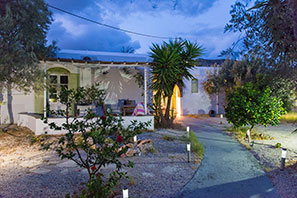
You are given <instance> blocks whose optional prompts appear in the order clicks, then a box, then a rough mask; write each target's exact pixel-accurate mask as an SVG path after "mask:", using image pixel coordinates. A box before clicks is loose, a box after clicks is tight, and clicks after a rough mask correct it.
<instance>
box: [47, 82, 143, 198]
mask: <svg viewBox="0 0 297 198" xmlns="http://www.w3.org/2000/svg"><path fill="white" fill-rule="evenodd" d="M104 95H105V94H104V91H103V90H101V89H100V88H99V86H92V87H90V88H83V87H81V88H78V89H77V90H74V89H70V90H66V89H65V88H64V87H62V90H61V92H60V94H59V96H58V101H59V102H60V103H61V104H63V105H64V106H65V110H59V111H56V112H53V113H55V114H56V115H57V116H60V117H63V118H65V122H64V123H63V124H62V125H61V126H60V125H57V124H56V123H55V122H53V123H49V125H50V127H51V128H54V129H59V130H60V129H62V130H65V131H66V132H67V133H66V134H65V135H63V136H61V138H60V140H59V142H58V145H57V146H56V148H55V149H56V151H57V153H58V155H59V156H60V157H61V159H64V158H66V159H69V160H72V161H74V162H75V163H76V164H77V165H79V166H80V167H81V168H84V169H86V170H87V172H88V175H89V179H88V183H87V185H86V187H87V188H86V189H85V190H84V191H83V192H82V194H81V197H86V198H93V197H98V198H105V197H109V195H110V193H111V190H112V189H113V188H114V187H115V185H116V184H117V183H118V182H119V180H120V178H122V177H124V176H125V175H126V174H125V172H123V171H122V168H123V167H133V163H132V162H130V161H128V163H122V162H121V161H120V160H119V157H120V156H121V155H122V154H125V153H126V152H127V148H128V147H125V146H123V145H125V144H127V143H129V142H130V141H131V139H132V138H133V137H134V136H135V135H136V134H140V133H141V132H142V131H143V130H144V129H145V128H146V127H148V126H149V123H137V122H136V121H135V122H132V123H131V124H130V125H129V126H128V127H127V128H124V127H123V125H122V121H123V120H122V118H118V117H114V116H113V115H112V113H108V112H105V115H104V116H101V117H99V116H97V115H96V114H95V111H94V110H92V109H88V112H87V114H86V115H85V116H84V117H83V118H77V117H70V116H69V115H70V112H72V111H73V104H82V103H84V104H94V105H97V104H101V103H102V101H103V100H104ZM44 147H45V148H48V147H49V145H44ZM109 164H115V166H116V168H115V169H114V170H113V171H112V172H111V173H110V174H109V175H108V176H107V175H103V174H102V173H101V172H100V171H101V169H102V167H104V166H106V165H109ZM105 178H106V179H105Z"/></svg>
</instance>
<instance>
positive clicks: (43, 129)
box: [17, 114, 154, 135]
mask: <svg viewBox="0 0 297 198" xmlns="http://www.w3.org/2000/svg"><path fill="white" fill-rule="evenodd" d="M122 118H123V122H122V124H123V127H128V126H129V125H130V124H131V122H132V121H133V120H136V121H138V122H151V125H150V126H149V127H148V128H147V129H148V130H154V116H151V115H148V116H123V117H122ZM72 119H73V118H70V122H71V121H72ZM77 119H78V120H81V119H82V118H77ZM65 121H66V119H65V118H48V123H53V122H54V123H56V125H57V126H62V124H63V123H65ZM17 124H18V125H19V126H24V127H28V128H29V129H31V130H32V131H33V132H34V133H35V135H42V134H49V135H58V134H65V133H67V131H66V130H64V129H62V130H54V129H51V128H50V127H49V125H48V124H46V123H44V122H43V121H42V120H41V119H39V118H35V117H33V116H32V115H28V114H19V119H18V122H17Z"/></svg>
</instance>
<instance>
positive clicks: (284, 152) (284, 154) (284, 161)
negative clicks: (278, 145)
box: [280, 148, 287, 171]
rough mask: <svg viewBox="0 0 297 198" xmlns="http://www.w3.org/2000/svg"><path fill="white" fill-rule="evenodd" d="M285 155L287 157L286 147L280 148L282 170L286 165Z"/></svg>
mask: <svg viewBox="0 0 297 198" xmlns="http://www.w3.org/2000/svg"><path fill="white" fill-rule="evenodd" d="M286 157H287V149H286V148H283V149H282V159H281V168H280V169H281V170H282V171H283V170H284V169H285V166H286Z"/></svg>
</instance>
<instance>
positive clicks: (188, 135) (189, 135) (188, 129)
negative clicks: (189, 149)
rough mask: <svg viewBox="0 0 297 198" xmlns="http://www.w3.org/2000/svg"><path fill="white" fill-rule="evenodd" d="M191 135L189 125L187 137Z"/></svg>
mask: <svg viewBox="0 0 297 198" xmlns="http://www.w3.org/2000/svg"><path fill="white" fill-rule="evenodd" d="M189 137H190V127H189V126H187V138H189Z"/></svg>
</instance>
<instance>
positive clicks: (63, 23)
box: [46, 0, 238, 59]
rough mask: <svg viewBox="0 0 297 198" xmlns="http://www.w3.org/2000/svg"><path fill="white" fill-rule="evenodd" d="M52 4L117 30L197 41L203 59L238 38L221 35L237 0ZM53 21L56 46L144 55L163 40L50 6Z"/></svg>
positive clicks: (66, 0) (59, 0) (68, 0)
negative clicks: (131, 50) (125, 49)
mask: <svg viewBox="0 0 297 198" xmlns="http://www.w3.org/2000/svg"><path fill="white" fill-rule="evenodd" d="M46 2H47V3H49V4H50V5H52V6H55V7H58V8H61V9H64V10H66V11H69V12H72V13H74V14H77V15H80V16H83V17H86V18H89V19H92V20H94V21H98V22H100V23H104V24H108V25H112V26H115V27H118V28H122V29H126V30H130V31H134V32H139V33H143V34H150V35H154V36H161V37H171V38H176V37H181V38H184V39H188V40H190V41H193V42H197V43H199V44H201V45H202V46H203V47H204V48H205V53H204V55H203V56H202V57H203V58H211V59H214V58H218V55H219V54H220V52H221V51H222V50H224V49H226V48H227V47H230V45H231V44H232V43H233V42H234V41H236V40H237V39H238V34H234V33H224V26H225V25H226V23H227V22H228V21H229V19H230V18H231V16H230V14H229V11H230V9H231V5H233V4H234V2H235V0H176V1H175V0H84V1H82V0H46ZM50 10H51V11H52V12H53V19H54V21H53V23H52V25H51V27H50V31H49V33H48V40H49V41H52V40H56V41H57V42H58V44H57V45H58V47H59V48H60V49H75V50H96V51H108V52H120V51H121V49H122V47H128V46H129V47H132V48H134V49H135V50H136V53H144V54H145V53H147V52H149V47H150V46H151V45H152V43H158V44H160V43H162V41H168V40H166V39H156V38H148V37H143V36H139V35H134V34H129V33H125V32H121V31H116V30H113V29H110V28H107V27H103V26H100V25H97V24H94V23H90V22H88V21H84V20H82V19H79V18H75V17H73V16H71V15H68V14H66V13H63V12H60V11H57V10H54V9H50Z"/></svg>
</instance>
